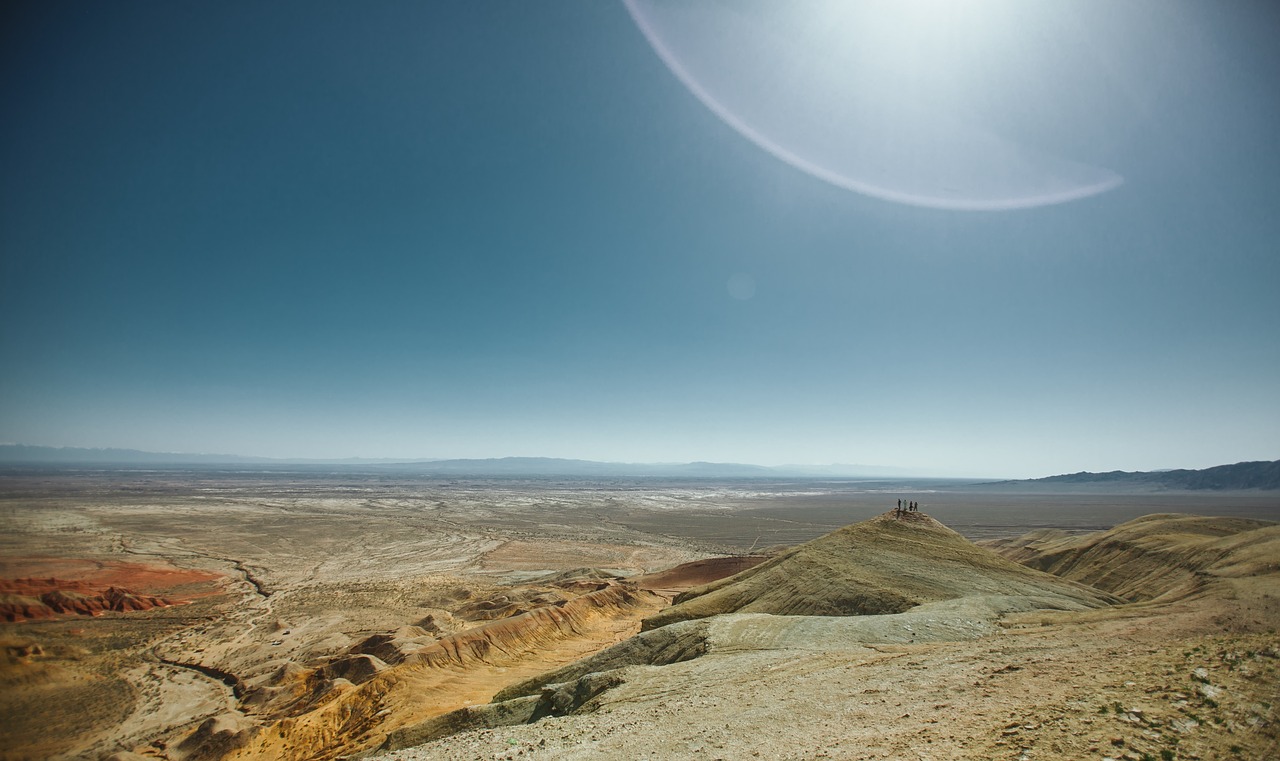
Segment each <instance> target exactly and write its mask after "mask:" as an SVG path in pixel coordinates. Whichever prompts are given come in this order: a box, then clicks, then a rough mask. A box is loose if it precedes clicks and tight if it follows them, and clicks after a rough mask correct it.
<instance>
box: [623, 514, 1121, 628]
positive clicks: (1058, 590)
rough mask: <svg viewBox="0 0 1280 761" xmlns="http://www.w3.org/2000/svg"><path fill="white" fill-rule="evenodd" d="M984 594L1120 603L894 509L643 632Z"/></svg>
mask: <svg viewBox="0 0 1280 761" xmlns="http://www.w3.org/2000/svg"><path fill="white" fill-rule="evenodd" d="M975 595H1006V596H1029V597H1037V598H1046V602H1045V605H1044V607H1055V606H1056V605H1055V603H1054V601H1055V600H1057V601H1058V602H1059V603H1062V604H1070V605H1072V606H1074V605H1079V604H1084V605H1087V606H1089V607H1094V606H1098V605H1106V604H1112V603H1115V602H1118V599H1116V598H1113V597H1111V596H1110V595H1108V594H1106V593H1104V592H1099V591H1098V590H1095V589H1092V588H1090V587H1086V586H1084V585H1082V584H1077V583H1075V582H1072V581H1067V580H1065V579H1060V578H1057V577H1054V576H1051V575H1049V574H1047V573H1043V572H1041V571H1037V570H1034V569H1031V568H1028V567H1026V566H1023V565H1019V564H1017V563H1015V562H1013V561H1011V560H1008V559H1006V558H1004V557H1001V556H1000V555H998V554H996V553H995V552H993V551H991V550H989V549H986V548H983V547H978V546H977V545H975V544H973V543H972V542H970V541H969V540H968V539H965V538H964V537H963V536H961V535H960V534H958V533H956V532H955V531H952V530H951V529H949V528H947V527H946V526H944V525H943V524H941V523H939V522H938V521H937V520H935V519H933V518H932V517H930V516H929V515H927V514H925V513H919V512H899V511H896V510H891V511H889V512H887V513H885V514H883V515H879V516H877V517H875V518H871V519H870V520H866V521H863V522H861V523H855V524H853V525H851V526H846V527H844V528H842V529H838V530H836V531H833V532H831V533H830V534H827V535H826V536H823V537H819V538H818V539H815V540H813V541H811V542H806V543H805V544H802V545H799V546H797V547H793V548H792V549H790V550H788V551H786V552H784V553H782V554H781V555H778V556H777V557H775V558H773V559H771V560H769V561H767V562H764V563H761V564H760V565H757V566H755V567H754V568H749V569H747V570H745V571H743V572H741V573H739V574H736V575H734V576H730V577H728V578H725V579H721V580H719V581H715V582H712V583H710V584H706V585H704V586H701V587H696V588H694V589H691V590H689V591H687V592H685V593H683V594H681V595H680V596H678V597H677V598H676V599H675V604H674V605H672V606H671V607H669V608H667V609H665V610H663V611H662V612H660V613H658V614H657V615H655V616H652V617H650V618H649V619H647V620H646V621H645V624H644V627H645V629H654V628H657V627H660V626H665V625H667V624H670V623H674V622H676V621H685V620H689V619H695V618H705V617H708V616H715V615H720V614H724V613H771V614H774V615H784V616H863V615H879V614H888V613H901V612H903V611H906V610H909V609H911V608H914V607H916V606H917V605H920V604H923V603H927V602H937V601H941V600H950V599H955V598H959V597H971V596H975Z"/></svg>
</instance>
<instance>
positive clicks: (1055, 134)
mask: <svg viewBox="0 0 1280 761" xmlns="http://www.w3.org/2000/svg"><path fill="white" fill-rule="evenodd" d="M1022 5H1023V6H1024V7H1038V6H1040V4H1022ZM1001 7H1005V6H1001V5H1000V4H999V3H996V4H994V5H990V8H993V9H995V10H985V9H986V8H987V6H983V8H984V10H982V11H981V12H980V13H975V14H973V15H971V16H970V17H967V19H966V21H965V23H966V24H967V25H968V26H967V27H965V34H972V35H974V37H973V39H975V40H986V41H985V42H983V43H982V45H981V46H971V47H970V49H967V50H966V51H963V55H962V58H963V59H964V60H965V61H967V62H968V63H969V64H971V65H972V68H971V69H969V70H967V71H965V72H961V74H966V75H967V76H960V74H956V73H955V72H956V71H957V70H958V69H957V68H956V67H952V69H950V70H949V71H950V72H951V74H949V75H948V76H952V78H951V79H947V78H942V79H938V78H937V76H938V75H937V72H938V71H944V70H947V69H946V62H945V61H941V62H938V61H933V60H932V59H926V58H924V57H922V56H921V55H917V56H916V57H915V58H894V56H895V55H899V53H897V52H894V51H901V50H902V49H906V48H907V47H909V45H907V43H906V42H904V43H902V44H900V45H894V46H889V47H890V48H892V49H891V50H889V51H888V52H886V53H884V56H886V57H882V58H880V59H877V62H876V65H878V66H882V67H888V68H887V69H885V70H886V71H891V75H890V76H889V80H884V79H883V78H877V79H875V81H877V82H883V81H894V82H898V83H899V85H901V82H907V81H911V82H916V81H926V80H927V81H926V85H923V86H922V89H921V90H920V92H926V91H927V92H928V93H929V97H928V98H923V96H922V99H921V100H919V101H918V102H916V101H911V98H910V96H909V95H908V96H902V95H901V92H903V90H902V89H901V87H900V86H897V85H895V88H893V89H892V90H890V89H885V90H884V92H881V93H879V94H877V95H875V96H874V97H872V96H871V95H868V96H867V97H868V100H866V101H865V102H867V103H871V104H872V105H874V106H876V108H862V109H861V111H859V112H858V113H862V114H872V115H873V116H871V117H858V118H862V119H867V118H869V119H873V120H874V121H871V122H867V121H860V122H857V123H852V124H848V125H844V123H843V122H840V121H839V119H843V118H845V117H844V116H841V115H840V113H837V114H836V117H835V118H834V121H833V123H834V124H835V125H836V126H837V127H841V129H838V130H835V131H834V132H833V133H832V134H834V135H836V137H837V138H839V139H840V140H844V139H845V136H846V135H847V140H848V141H849V142H848V143H841V144H840V145H838V146H837V147H836V149H832V150H837V149H838V150H845V151H847V152H846V153H845V154H841V155H839V156H837V155H836V154H835V153H831V152H828V153H823V151H824V150H826V149H825V148H823V147H822V146H818V147H817V148H814V150H815V151H816V153H811V154H810V155H813V156H817V157H818V159H819V160H820V161H821V160H825V159H824V157H825V156H831V157H832V161H833V162H835V161H837V160H840V161H845V163H844V164H842V165H841V167H840V170H841V171H843V172H846V173H853V174H856V173H858V172H862V171H864V167H863V165H861V164H859V163H857V162H858V161H859V160H861V159H860V158H858V157H861V156H868V155H869V156H872V158H874V157H875V156H876V155H880V154H877V153H876V152H874V151H873V152H871V153H868V152H867V151H865V150H861V149H860V148H859V146H860V145H862V144H861V143H859V140H863V141H864V142H865V140H867V139H870V138H868V137H867V136H868V135H873V136H875V139H876V140H878V141H880V143H877V145H879V144H881V143H884V142H885V141H890V140H897V136H898V135H901V136H902V142H901V144H894V145H893V146H891V148H886V149H885V151H886V153H885V155H888V156H890V159H891V161H890V166H889V167H888V169H887V170H885V171H888V172H889V173H890V175H892V174H893V172H894V171H895V166H894V165H893V164H892V161H898V162H899V166H901V167H905V166H908V165H909V166H910V167H911V168H912V171H913V172H914V174H912V175H911V176H910V177H906V176H905V175H895V176H892V177H890V179H889V180H886V182H888V183H889V184H890V185H892V184H893V183H895V182H898V183H900V184H902V187H906V183H909V182H916V181H919V180H920V178H922V177H923V178H926V179H927V178H929V177H933V176H934V175H935V174H937V175H938V176H941V175H942V174H947V173H951V174H949V175H948V176H947V178H945V181H946V183H947V185H946V189H945V190H946V192H952V190H951V189H950V188H951V185H952V184H954V177H952V175H954V174H955V173H957V172H970V173H974V172H977V171H978V170H976V169H973V168H972V167H969V166H968V165H965V166H958V167H950V166H948V167H943V168H941V169H938V168H937V165H938V163H939V162H947V161H950V158H948V156H952V155H954V151H950V147H949V145H948V144H946V143H945V142H942V143H939V142H937V141H938V140H942V139H943V138H942V137H940V136H939V135H941V134H942V133H941V132H940V131H939V128H938V127H937V126H936V125H937V124H946V123H949V122H946V121H945V120H943V119H942V118H941V116H942V115H940V114H938V113H937V111H936V109H938V108H942V106H939V105H938V104H940V103H950V102H951V101H954V100H957V99H958V98H959V96H958V95H957V93H960V94H962V95H963V99H964V104H963V105H964V108H963V110H964V111H965V113H966V114H969V115H972V114H976V115H977V118H978V119H979V120H980V121H981V122H982V123H983V125H984V128H990V129H991V130H992V131H993V132H995V133H998V134H999V135H1001V139H1002V140H1005V141H1007V142H1008V143H1009V144H1011V145H1016V146H1019V148H1018V150H1022V149H1024V148H1025V149H1026V151H1028V155H1033V156H1054V157H1058V158H1061V159H1063V160H1069V161H1071V162H1074V163H1075V164H1079V165H1081V166H1085V167H1096V168H1099V169H1103V170H1106V171H1108V172H1112V173H1114V174H1115V175H1116V176H1118V177H1122V178H1123V182H1122V183H1121V184H1119V185H1118V186H1116V187H1112V188H1111V189H1108V190H1105V191H1104V192H1098V193H1096V194H1092V195H1089V196H1088V197H1083V198H1081V199H1079V200H1074V201H1070V202H1066V203H1055V204H1049V205H1038V206H1033V207H1032V208H1017V209H1008V210H978V211H963V210H955V209H947V208H934V207H931V206H928V205H923V206H922V205H915V204H910V203H900V202H895V201H892V200H886V198H884V197H878V196H877V195H876V194H875V193H874V192H873V193H867V192H858V191H857V190H856V189H855V190H851V189H850V188H849V187H842V186H840V185H839V184H837V183H833V182H832V181H831V178H829V177H828V178H825V179H824V178H823V177H820V176H815V174H814V173H813V172H811V171H806V170H805V169H804V168H803V167H798V166H797V165H796V164H794V163H788V161H786V160H783V158H780V157H779V155H778V153H777V152H770V150H767V149H765V148H762V146H761V144H760V143H758V142H756V141H753V140H752V139H749V137H748V136H746V135H744V132H743V131H742V130H741V129H739V128H736V127H735V126H734V125H733V124H731V123H729V122H728V121H726V120H725V118H723V114H717V113H716V112H715V111H714V110H712V109H711V108H708V106H707V104H706V102H705V101H704V100H701V99H700V98H699V97H698V96H697V95H696V94H695V93H694V92H692V91H691V89H690V88H689V87H687V86H686V85H687V83H686V82H683V81H682V80H681V79H680V78H679V77H678V76H676V75H675V74H673V70H672V69H671V68H670V66H669V65H668V63H667V62H664V60H663V58H662V57H660V56H659V55H658V54H657V52H656V51H655V46H654V45H652V44H651V42H650V40H649V39H647V38H646V36H645V34H643V33H642V31H641V29H640V28H639V27H638V25H637V24H636V23H635V22H634V21H633V18H632V15H631V13H629V12H628V8H627V7H625V6H624V5H622V4H614V3H606V2H558V3H519V2H492V3H456V4H446V3H407V2H406V3H398V2H383V3H377V4H372V7H370V6H369V5H367V4H360V5H357V4H351V3H324V2H307V3H289V2H284V3H272V4H266V5H264V4H259V3H247V2H244V3H234V2H233V3H219V4H208V5H197V4H170V3H116V4H110V5H107V4H70V3H62V4H49V3H35V2H32V3H12V4H9V5H8V6H6V10H5V11H4V13H5V15H6V19H5V22H4V23H3V24H0V29H2V31H0V34H3V36H4V39H3V45H0V58H2V60H3V65H2V66H0V86H2V87H3V92H4V100H5V103H6V108H5V112H6V116H5V118H4V119H3V120H0V150H2V151H3V154H2V158H0V165H3V166H4V171H3V172H2V173H0V253H2V256H3V259H2V262H0V440H5V441H11V442H21V443H28V444H45V445H63V446H119V447H132V448H138V449H147V450H157V451H184V452H233V453H237V454H250V455H266V456H280V457H345V456H367V457H386V456H392V457H401V456H403V457H489V456H508V455H542V456H563V457H580V458H587V459H599V460H619V461H685V460H718V461H740V462H755V463H761V464H782V463H833V462H839V463H867V464H876V465H886V466H898V467H907V468H913V469H916V470H918V471H919V472H924V473H938V474H947V475H976V476H988V475H990V476H1035V475H1047V474H1051V473H1058V472H1068V471H1075V470H1082V469H1092V470H1110V469H1115V468H1120V469H1129V470H1132V469H1152V468H1166V467H1207V466H1211V465H1216V464H1221V463H1226V462H1235V461H1240V460H1250V459H1275V458H1277V457H1280V393H1278V392H1280V338H1278V337H1280V298H1278V297H1277V294H1278V293H1280V243H1278V241H1280V191H1278V190H1277V185H1276V182H1277V180H1276V178H1277V177H1280V147H1278V146H1280V143H1277V141H1276V135H1278V134H1280V50H1278V49H1277V46H1275V45H1274V44H1273V42H1274V40H1275V39H1276V35H1277V33H1280V13H1277V11H1276V9H1275V8H1274V7H1272V6H1271V5H1270V4H1268V3H1265V2H1239V3H1231V4H1226V5H1223V4H1220V3H1213V2H1208V1H1205V2H1163V1H1162V2H1148V3H1132V4H1125V5H1123V6H1119V7H1117V4H1114V3H1102V2H1077V3H1066V4H1058V5H1057V7H1058V8H1061V9H1065V10H1060V11H1057V12H1058V13H1059V14H1060V15H1061V14H1066V16H1065V20H1064V18H1062V17H1060V18H1042V19H1034V18H1021V19H1012V20H1010V19H1003V21H1002V20H1001V19H999V18H996V16H997V13H998V12H999V9H1000V8H1001ZM633 8H640V9H641V12H652V13H653V14H655V16H654V18H659V17H661V18H662V19H664V21H663V23H666V24H668V27H667V28H670V29H672V30H675V31H672V32H671V34H672V35H678V34H680V33H681V32H680V31H679V30H680V27H679V24H681V23H683V22H682V20H681V18H680V17H679V15H678V14H676V15H671V9H670V7H665V9H664V6H660V5H659V6H652V8H650V6H649V5H647V4H645V3H640V2H639V0H637V3H635V4H634V5H633ZM646 8H649V9H650V10H649V11H645V10H644V9H646ZM1021 12H1022V13H1023V14H1024V15H1025V14H1026V13H1028V11H1026V10H1023V11H1021ZM664 13H665V14H667V15H666V16H661V14H664ZM983 13H985V14H987V15H986V16H983V15H982V14H983ZM801 20H802V21H808V20H806V19H801ZM1068 22H1069V23H1068ZM935 27H936V25H935ZM912 28H913V27H906V28H904V31H902V34H904V35H907V36H906V37H904V38H903V39H904V40H908V41H909V40H910V39H911V37H910V35H911V34H912V33H913V32H912V31H911V30H912ZM1064 29H1065V30H1066V31H1064ZM930 34H934V35H937V34H939V32H938V31H937V28H934V30H933V31H932V32H930ZM980 35H986V36H985V37H982V36H980ZM933 39H935V40H936V39H937V38H933ZM965 39H968V38H965ZM669 41H671V42H672V44H673V45H675V44H677V43H678V44H679V45H680V46H683V47H682V48H681V50H682V51H683V53H682V54H683V55H687V57H686V58H685V59H684V60H685V62H686V63H688V65H690V66H695V65H696V66H697V67H701V68H699V69H698V70H699V71H707V72H710V73H709V74H708V75H707V76H708V77H711V78H715V77H719V79H718V80H716V82H718V84H716V85H715V86H717V87H719V88H721V90H720V92H721V93H722V95H723V97H724V99H725V100H726V102H732V103H741V104H743V105H742V106H741V107H742V108H743V109H756V110H755V111H752V112H751V113H749V114H748V113H747V111H745V110H744V111H742V112H741V113H743V114H747V116H746V117H744V118H750V119H760V120H764V121H767V120H768V119H770V118H774V117H776V116H777V114H778V113H781V114H782V116H781V117H779V118H778V119H777V121H776V124H777V125H783V126H782V127H779V128H780V129H789V128H790V125H792V124H793V123H794V120H792V119H790V118H789V114H791V113H792V111H790V110H784V111H780V112H779V111H777V107H778V106H777V103H778V101H775V100H771V98H775V97H781V96H775V95H771V94H770V93H774V92H777V90H771V89H770V88H767V87H762V86H760V87H757V86H756V84H757V81H758V80H757V78H756V77H757V75H756V74H754V73H753V72H751V71H746V70H744V69H742V68H741V67H742V66H743V65H745V64H737V65H731V64H733V58H732V55H731V51H729V52H726V51H727V50H728V49H727V48H726V50H719V49H717V47H716V45H717V44H719V43H717V42H716V37H715V36H714V35H712V36H711V37H703V38H698V37H697V36H696V35H694V36H691V37H686V38H677V37H676V36H673V37H671V38H669ZM865 41H866V38H865V36H864V37H861V38H859V37H858V36H857V35H856V34H854V33H852V32H851V33H850V35H849V36H848V37H847V39H846V38H841V39H839V40H837V42H838V43H839V44H841V45H848V46H855V47H856V46H857V45H858V44H861V43H862V42H865ZM936 47H937V46H936V45H934V48H936ZM931 49H932V48H931ZM957 55H961V53H957ZM1002 55H1003V56H1005V57H1004V58H1001V57H1000V56H1002ZM726 56H727V57H726ZM913 62H914V64H913ZM975 62H976V63H975ZM911 65H917V66H919V67H922V68H919V69H918V70H916V69H910V68H909V67H910V66H911ZM717 66H719V68H717ZM895 66H897V67H905V68H900V69H894V68H893V67H895ZM761 71H765V69H762V70H761ZM787 71H791V69H788V70H787ZM838 71H841V70H838ZM893 71H898V72H905V73H904V74H903V75H902V77H901V78H900V80H899V79H894V77H896V76H897V75H896V74H893V73H892V72H893ZM759 76H766V75H765V74H760V75H759ZM931 77H932V78H931ZM864 79H866V78H865V77H864ZM707 81H711V79H708V80H707ZM861 81H862V80H859V79H858V78H857V77H854V76H852V75H850V77H849V79H848V81H844V82H840V83H837V84H838V85H839V86H840V87H845V88H846V89H844V90H837V91H836V92H839V93H843V95H842V96H841V97H844V96H848V97H849V98H852V99H853V100H854V101H857V102H859V103H862V102H864V101H861V100H858V95H859V93H860V92H862V91H864V90H865V89H866V88H867V87H872V86H874V85H863V84H859V82H861ZM778 84H780V85H781V86H782V87H784V88H790V86H791V84H792V83H791V82H790V81H789V80H787V79H786V78H783V79H782V80H779V83H778ZM828 85H830V83H828ZM795 87H796V88H797V91H796V93H792V94H791V95H790V96H788V97H792V98H793V101H788V102H787V105H786V108H787V109H793V108H803V107H808V106H814V107H815V108H817V109H818V110H817V111H815V113H819V112H820V113H826V111H825V110H824V108H825V107H824V106H823V101H822V98H823V97H827V95H824V93H827V94H829V93H830V92H833V91H831V90H829V89H828V90H822V89H821V88H817V87H816V85H813V83H812V82H809V83H806V82H805V81H797V82H796V83H795ZM805 87H809V88H810V89H807V90H805V89H803V88H805ZM849 88H853V89H849ZM886 88H887V86H886ZM908 92H911V91H908ZM797 93H798V94H797ZM952 96H956V97H952ZM904 97H905V100H904ZM734 99H737V100H734ZM743 99H746V100H743ZM753 99H754V100H753ZM796 99H798V100H796ZM806 99H807V100H806ZM895 99H896V100H895ZM830 102H835V101H834V100H831V101H830ZM904 102H906V103H907V105H910V106H911V108H906V109H905V110H896V107H897V105H901V104H902V103H904ZM796 103H802V105H800V106H797V105H795V104H796ZM921 103H923V105H921ZM804 104H807V105H804ZM815 104H816V106H815ZM952 105H954V104H952ZM735 107H736V106H735ZM770 108H775V111H774V112H770ZM771 113H772V114H773V115H772V116H771V115H770V114H771ZM885 114H887V115H885ZM893 114H898V116H893ZM935 116H936V117H938V119H937V120H935V119H934V117H935ZM850 118H852V117H850ZM842 125H843V126H842ZM846 126H847V127H848V128H847V129H845V128H844V127H846ZM929 130H932V131H929ZM946 134H947V135H954V133H953V132H949V131H948V132H946ZM787 139H788V140H791V139H794V140H797V141H801V142H803V141H804V140H806V139H809V137H807V136H806V135H803V134H799V135H798V136H795V135H789V136H787ZM813 139H814V140H815V141H816V140H818V138H813ZM822 139H826V138H825V137H824V138H822ZM913 140H914V141H916V142H912V141H913ZM921 140H934V141H935V142H934V143H931V144H930V146H924V147H921V146H922V145H923V144H922V143H920V142H919V141H921ZM815 145H817V143H815ZM939 146H941V149H940V148H939ZM800 147H801V148H804V146H800ZM943 149H945V150H943ZM860 150H861V152H859V151H860ZM1001 150H1003V149H1001ZM949 151H950V152H949ZM1000 155H1003V154H1000ZM849 157H852V158H849ZM977 158H979V159H983V161H980V162H976V163H978V164H981V165H982V166H986V165H987V164H988V163H989V162H987V161H986V158H985V157H984V156H978V157H977ZM846 159H847V160H846ZM1044 161H1045V162H1047V161H1048V159H1044ZM1046 165H1047V164H1044V163H1043V162H1042V161H1041V159H1033V160H1031V162H1030V163H1029V164H1028V165H1027V167H1022V168H1021V169H1019V171H1020V172H1022V175H1019V176H1015V174H1016V173H1012V170H1011V173H1010V175H1009V176H1010V177H1012V178H1013V179H1010V180H1008V183H1010V187H1014V189H1015V190H1018V189H1019V188H1022V187H1023V186H1030V185H1032V184H1034V183H1035V182H1037V181H1038V180H1037V177H1036V176H1035V173H1036V172H1037V171H1039V168H1040V167H1042V166H1046ZM833 166H834V164H833ZM1028 167H1029V168H1028ZM981 168H982V167H981V166H980V167H979V169H981ZM935 169H936V170H937V171H936V172H935ZM931 173H932V174H931ZM1003 176H1004V175H999V176H998V177H997V180H999V177H1003ZM960 180H962V181H963V180H964V177H961V178H960ZM1000 181H1001V182H1003V180H1000ZM984 182H989V178H986V177H979V176H976V175H975V177H974V183H975V184H974V185H973V187H975V188H981V187H984V185H983V183H984ZM1019 183H1021V184H1019ZM967 187H968V186H965V187H962V188H960V192H967V190H966V188H967ZM913 192H914V191H913ZM975 192H976V191H975Z"/></svg>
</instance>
